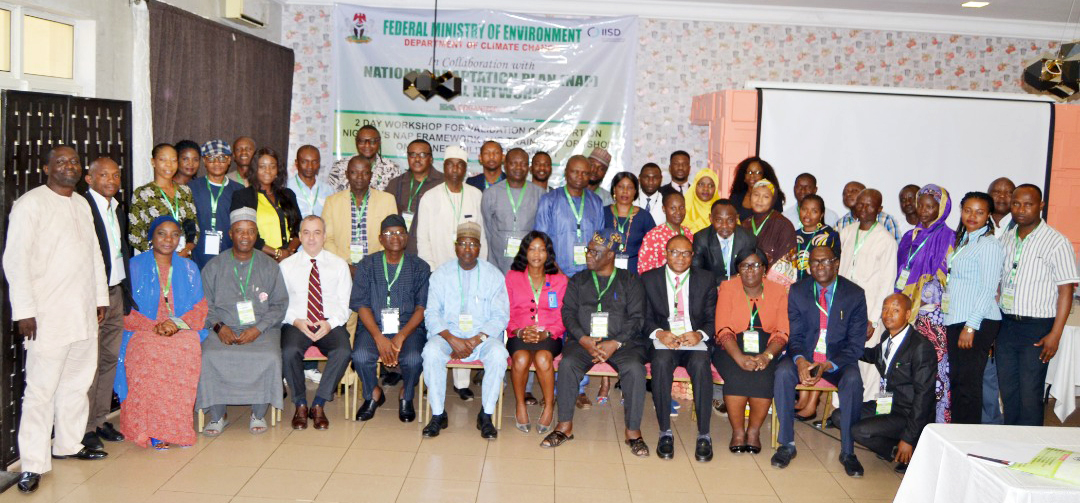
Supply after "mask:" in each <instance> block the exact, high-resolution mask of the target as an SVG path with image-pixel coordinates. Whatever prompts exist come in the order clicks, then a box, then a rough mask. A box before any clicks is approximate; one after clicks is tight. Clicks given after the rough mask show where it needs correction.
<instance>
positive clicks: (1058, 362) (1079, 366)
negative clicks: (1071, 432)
mask: <svg viewBox="0 0 1080 503" xmlns="http://www.w3.org/2000/svg"><path fill="white" fill-rule="evenodd" d="M1078 312H1080V310H1078V309H1076V308H1075V307H1074V308H1073V315H1072V316H1070V317H1069V324H1068V325H1065V330H1064V331H1062V333H1061V342H1060V343H1059V344H1058V351H1057V354H1056V355H1054V358H1052V359H1051V360H1050V366H1049V368H1048V369H1047V370H1046V384H1049V385H1051V387H1050V396H1052V397H1054V398H1056V399H1057V401H1056V402H1054V414H1055V415H1056V416H1057V417H1058V419H1059V420H1061V422H1065V418H1067V417H1069V414H1072V413H1073V411H1074V410H1076V394H1077V385H1080V326H1076V324H1074V320H1073V318H1076V317H1077V313H1078Z"/></svg>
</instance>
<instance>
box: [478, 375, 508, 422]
mask: <svg viewBox="0 0 1080 503" xmlns="http://www.w3.org/2000/svg"><path fill="white" fill-rule="evenodd" d="M503 377H504V379H502V380H499V399H498V401H496V402H495V414H496V416H495V429H496V430H501V429H502V416H503V392H504V391H505V389H503V381H504V380H505V377H506V376H505V375H504V376H503ZM481 407H483V405H481Z"/></svg>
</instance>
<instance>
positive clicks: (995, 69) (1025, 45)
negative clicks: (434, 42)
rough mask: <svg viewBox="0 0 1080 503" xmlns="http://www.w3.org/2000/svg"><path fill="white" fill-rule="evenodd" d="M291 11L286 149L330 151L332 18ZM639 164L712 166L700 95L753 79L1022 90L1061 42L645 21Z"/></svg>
mask: <svg viewBox="0 0 1080 503" xmlns="http://www.w3.org/2000/svg"><path fill="white" fill-rule="evenodd" d="M332 10H333V7H329V6H326V7H320V6H289V7H287V8H286V15H285V22H284V23H283V24H284V33H283V36H282V43H283V44H285V45H288V46H291V47H292V48H293V50H294V51H295V52H296V78H295V79H293V112H292V127H291V128H290V131H289V143H290V145H289V147H290V148H289V151H290V153H291V152H294V151H295V149H296V148H297V147H299V146H300V145H303V144H304V143H311V144H313V145H316V146H318V147H319V148H320V149H322V150H323V151H324V152H326V151H328V150H329V148H330V141H331V139H332V129H333V115H332V113H333V106H332V104H331V100H330V82H331V73H330V67H329V61H330V31H331V29H332V23H331V19H330V14H331V13H332ZM639 22H640V26H639V29H638V33H639V34H640V37H641V40H640V44H641V45H640V48H639V49H638V56H637V67H638V71H639V72H640V73H641V77H640V79H639V84H638V87H637V103H636V104H635V109H634V114H635V121H636V125H635V129H634V149H635V150H634V159H635V161H634V162H635V163H636V164H638V165H640V164H643V163H644V162H646V161H647V160H653V161H658V162H660V164H661V165H662V166H666V165H667V155H668V154H669V153H670V152H671V151H673V150H676V149H683V150H687V151H688V152H690V153H691V155H692V156H693V159H694V167H695V168H698V167H702V166H704V165H705V154H706V153H707V150H708V138H707V134H708V131H707V128H705V127H702V126H693V125H691V124H690V122H689V117H690V103H691V99H692V98H693V96H695V95H698V94H702V93H707V92H712V91H717V90H723V89H743V88H744V86H745V83H746V82H747V81H751V80H767V81H781V82H802V83H819V84H839V85H866V86H889V87H914V88H928V89H959V90H966V91H994V92H1022V91H1021V90H1020V88H1019V82H1020V80H1019V79H1020V72H1021V69H1022V66H1023V64H1024V62H1026V61H1029V60H1031V59H1034V58H1035V57H1036V56H1037V55H1039V54H1041V53H1043V52H1046V51H1049V50H1052V49H1056V48H1057V43H1056V42H1046V41H1031V40H1021V39H1010V38H1005V37H977V36H968V35H948V34H936V35H935V34H929V33H904V32H892V31H880V30H853V29H831V28H818V27H806V26H780V25H754V24H735V23H719V22H703V21H678V20H661V19H644V18H643V19H641V20H640V21H639Z"/></svg>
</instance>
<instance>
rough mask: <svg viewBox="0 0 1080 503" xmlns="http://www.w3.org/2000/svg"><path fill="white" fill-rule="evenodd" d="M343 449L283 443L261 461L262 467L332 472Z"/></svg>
mask: <svg viewBox="0 0 1080 503" xmlns="http://www.w3.org/2000/svg"><path fill="white" fill-rule="evenodd" d="M345 451H346V449H345V448H344V447H323V446H319V445H303V444H284V443H283V444H281V445H280V446H278V448H277V450H276V451H274V453H273V454H272V455H270V458H269V459H267V460H266V463H263V468H277V469H281V470H305V471H313V472H332V471H334V467H336V466H337V465H338V461H341V458H342V456H344V455H345Z"/></svg>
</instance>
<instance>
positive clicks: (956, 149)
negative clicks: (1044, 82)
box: [758, 89, 1053, 227]
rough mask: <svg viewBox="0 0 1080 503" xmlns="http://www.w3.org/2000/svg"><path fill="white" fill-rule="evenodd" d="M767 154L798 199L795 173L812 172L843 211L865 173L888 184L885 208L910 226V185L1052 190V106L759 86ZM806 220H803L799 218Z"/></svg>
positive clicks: (874, 183)
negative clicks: (903, 196)
mask: <svg viewBox="0 0 1080 503" xmlns="http://www.w3.org/2000/svg"><path fill="white" fill-rule="evenodd" d="M758 92H759V93H760V96H759V97H760V100H761V114H760V118H759V122H758V127H759V128H760V129H759V141H758V153H759V155H760V157H761V158H762V159H764V160H766V161H767V162H769V163H770V164H772V166H773V167H774V168H775V169H776V175H777V177H778V179H779V181H780V184H781V185H782V188H783V190H784V193H785V194H786V195H787V197H788V202H789V204H791V203H793V202H794V196H793V195H792V194H791V191H792V187H793V186H794V183H795V177H796V176H798V175H799V174H800V173H803V172H809V173H812V174H814V176H816V177H817V180H818V195H820V196H821V197H822V198H823V199H824V200H825V206H826V207H827V208H829V209H831V210H833V211H835V212H836V214H837V215H838V216H843V215H844V214H845V213H847V208H845V207H844V205H843V199H842V191H843V188H844V184H846V183H847V182H849V181H852V180H856V181H859V182H862V183H863V184H865V185H866V186H867V187H871V188H875V189H878V190H880V191H881V193H882V196H883V203H884V204H883V206H884V209H885V211H886V212H887V213H889V214H891V215H892V216H893V217H895V218H896V219H897V221H898V222H899V223H900V224H901V227H907V226H906V225H905V223H904V222H903V216H902V214H901V212H900V203H899V197H898V194H899V192H900V189H901V188H902V187H903V186H905V185H907V184H911V183H913V184H915V185H919V186H922V185H925V184H928V183H935V184H938V185H940V186H942V187H944V188H945V189H946V190H948V191H949V195H950V196H951V198H952V201H953V209H952V213H951V215H950V217H949V219H948V222H949V225H950V226H952V227H955V226H956V224H957V223H958V222H959V214H960V207H959V204H960V199H961V198H963V197H964V194H965V193H967V192H969V191H972V190H978V191H986V190H987V187H988V186H989V185H990V182H992V181H993V180H994V179H996V178H998V177H1000V176H1007V177H1009V178H1010V179H1012V180H1013V182H1015V183H1016V184H1017V185H1019V184H1021V183H1032V184H1035V185H1037V186H1039V187H1040V188H1043V189H1045V187H1044V185H1045V182H1046V179H1047V174H1048V166H1049V158H1050V139H1051V138H1052V136H1053V134H1052V129H1051V128H1052V114H1053V111H1052V105H1051V104H1050V103H1046V102H1038V101H1012V100H1000V99H983V98H967V97H964V98H958V97H943V96H923V95H910V94H881V93H868V92H842V91H841V92H837V91H813V90H791V89H759V91H758ZM795 225H796V227H797V226H798V225H799V224H798V223H797V222H795Z"/></svg>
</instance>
